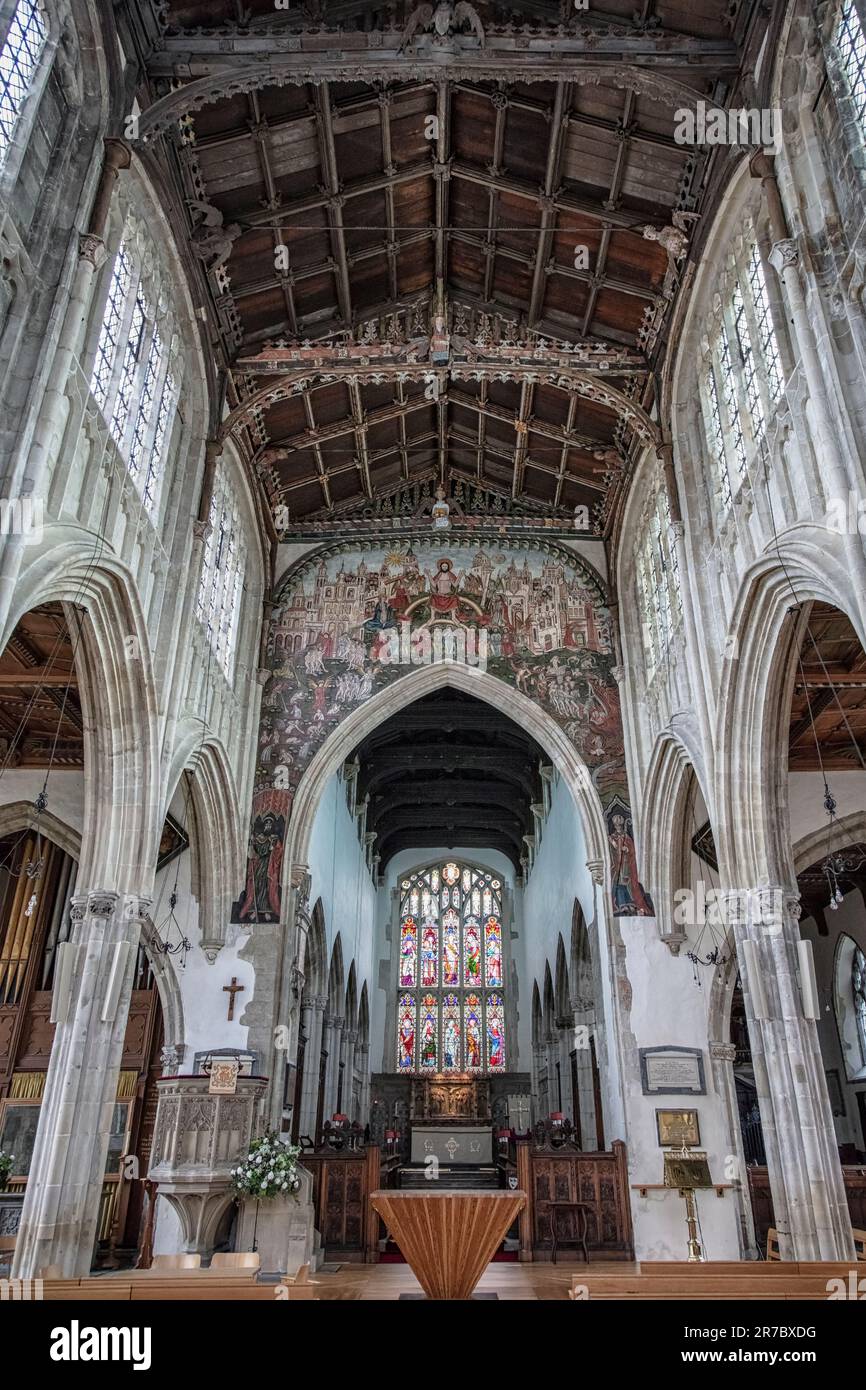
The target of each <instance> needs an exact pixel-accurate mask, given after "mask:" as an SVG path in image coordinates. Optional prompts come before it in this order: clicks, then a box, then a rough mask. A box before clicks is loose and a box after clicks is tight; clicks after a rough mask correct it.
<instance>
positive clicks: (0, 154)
mask: <svg viewBox="0 0 866 1390" xmlns="http://www.w3.org/2000/svg"><path fill="white" fill-rule="evenodd" d="M47 38H48V27H47V25H46V23H45V17H44V15H43V13H42V5H41V2H40V0H19V3H18V4H17V5H16V7H15V13H14V14H13V16H12V22H11V24H10V25H9V32H8V34H7V35H6V41H5V43H4V44H3V48H2V49H0V169H2V167H3V165H4V164H5V162H6V157H7V155H8V153H9V147H10V146H11V144H12V137H13V135H14V133H15V127H16V125H17V124H18V118H19V116H20V115H21V111H22V109H23V107H24V102H25V101H26V100H27V94H28V92H29V91H30V88H31V85H32V83H33V78H34V76H35V74H36V70H37V68H38V67H39V59H40V58H41V56H42V50H43V48H44V47H45V41H46V39H47Z"/></svg>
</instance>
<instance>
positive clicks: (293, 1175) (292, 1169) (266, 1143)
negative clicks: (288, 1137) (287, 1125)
mask: <svg viewBox="0 0 866 1390" xmlns="http://www.w3.org/2000/svg"><path fill="white" fill-rule="evenodd" d="M300 1152H301V1150H300V1149H299V1148H298V1147H297V1146H296V1145H294V1144H284V1143H283V1141H282V1140H281V1139H280V1138H279V1136H278V1135H277V1134H275V1133H273V1132H268V1133H267V1134H264V1135H262V1137H261V1139H254V1140H253V1142H252V1144H251V1145H250V1151H249V1153H248V1154H247V1156H246V1158H245V1159H243V1160H242V1162H241V1163H239V1164H238V1166H237V1168H232V1170H231V1179H232V1188H233V1190H234V1193H235V1196H236V1197H255V1198H256V1199H257V1200H259V1201H267V1200H268V1199H270V1198H272V1197H294V1196H295V1195H296V1194H297V1192H298V1191H299V1190H300V1186H301V1179H300V1177H299V1175H298V1171H297V1170H298V1155H299V1154H300Z"/></svg>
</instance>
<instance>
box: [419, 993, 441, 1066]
mask: <svg viewBox="0 0 866 1390" xmlns="http://www.w3.org/2000/svg"><path fill="white" fill-rule="evenodd" d="M438 1036H439V1003H438V1000H437V999H436V996H435V995H434V994H425V995H424V998H423V1000H422V1001H421V1037H420V1043H421V1056H420V1057H419V1059H418V1064H419V1066H420V1068H421V1070H422V1071H436V1070H437V1065H436V1064H437V1061H438V1049H437V1046H436V1043H437V1039H438Z"/></svg>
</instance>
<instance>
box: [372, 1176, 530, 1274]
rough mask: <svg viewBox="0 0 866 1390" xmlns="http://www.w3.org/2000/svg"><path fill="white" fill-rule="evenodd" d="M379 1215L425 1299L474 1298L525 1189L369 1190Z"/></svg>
mask: <svg viewBox="0 0 866 1390" xmlns="http://www.w3.org/2000/svg"><path fill="white" fill-rule="evenodd" d="M370 1201H371V1203H372V1206H373V1210H374V1211H377V1212H378V1213H379V1215H380V1216H381V1218H382V1220H383V1221H384V1222H385V1225H386V1226H387V1227H388V1230H389V1231H390V1232H391V1235H392V1236H393V1238H394V1240H395V1241H396V1242H397V1244H398V1245H399V1247H400V1249H401V1251H402V1252H403V1254H404V1255H405V1257H406V1260H407V1262H408V1263H409V1265H410V1266H411V1268H412V1273H413V1274H414V1275H415V1278H416V1279H417V1280H418V1283H419V1284H420V1285H421V1287H422V1289H423V1290H424V1292H425V1293H426V1295H427V1297H428V1298H435V1299H458V1298H460V1299H465V1298H471V1297H472V1290H473V1289H474V1288H475V1285H476V1284H477V1283H478V1280H479V1279H480V1278H481V1276H482V1274H483V1273H484V1271H485V1269H486V1268H487V1266H488V1264H489V1263H490V1261H491V1259H492V1258H493V1256H494V1255H495V1253H496V1251H497V1249H498V1247H499V1245H500V1243H501V1242H502V1240H503V1239H504V1238H505V1234H506V1232H507V1231H508V1229H509V1227H510V1226H511V1224H512V1222H513V1221H514V1220H515V1219H516V1218H517V1216H518V1215H519V1213H520V1212H521V1211H522V1210H523V1208H524V1206H525V1205H526V1193H525V1192H506V1191H497V1192H486V1191H478V1192H471V1191H470V1192H451V1191H445V1190H439V1191H432V1192H422V1191H414V1190H407V1191H403V1192H400V1191H387V1192H384V1191H382V1192H373V1193H371V1196H370Z"/></svg>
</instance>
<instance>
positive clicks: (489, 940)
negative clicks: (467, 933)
mask: <svg viewBox="0 0 866 1390" xmlns="http://www.w3.org/2000/svg"><path fill="white" fill-rule="evenodd" d="M484 962H485V970H484V974H485V981H484V982H485V984H486V985H488V986H490V985H493V986H495V987H496V988H498V989H501V988H502V923H501V922H500V921H499V918H498V917H488V918H487V921H486V922H485V924H484Z"/></svg>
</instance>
